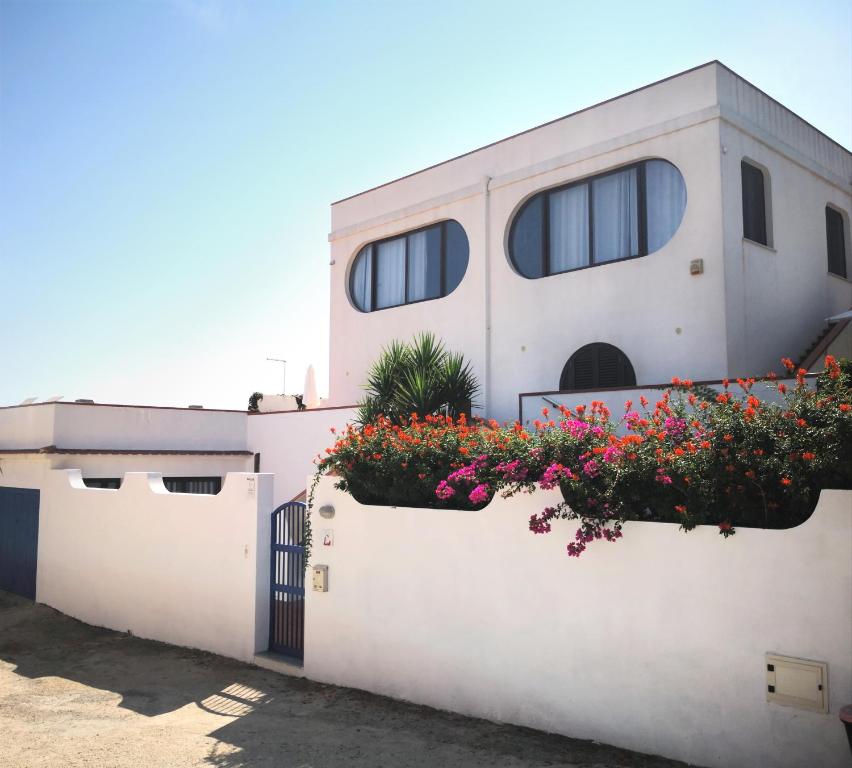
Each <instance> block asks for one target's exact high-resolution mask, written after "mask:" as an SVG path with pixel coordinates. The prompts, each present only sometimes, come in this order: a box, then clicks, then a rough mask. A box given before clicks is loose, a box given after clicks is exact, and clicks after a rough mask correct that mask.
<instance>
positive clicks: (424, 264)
mask: <svg viewBox="0 0 852 768" xmlns="http://www.w3.org/2000/svg"><path fill="white" fill-rule="evenodd" d="M468 251H469V248H468V242H467V235H466V234H465V231H464V229H463V228H462V226H461V224H459V223H458V222H457V221H452V220H449V221H442V222H440V223H438V224H433V225H432V226H429V227H424V228H423V229H418V230H415V231H414V232H408V233H406V234H403V235H398V236H396V237H391V238H388V239H386V240H380V241H378V242H375V243H369V244H368V245H365V246H364V247H363V248H362V249H361V250H360V251H359V252H358V255H357V256H356V257H355V261H354V262H353V264H352V269H351V270H350V273H349V294H350V296H351V298H352V303H353V304H354V305H355V306H356V307H357V308H358V309H359V310H361V311H362V312H373V311H375V310H378V309H388V308H390V307H398V306H400V305H402V304H413V303H415V302H418V301H428V300H429V299H438V298H441V297H442V296H447V295H448V294H450V293H452V292H453V291H454V290H455V289H456V288H457V287H458V285H459V283H460V282H461V281H462V278H463V277H464V274H465V272H466V271H467V262H468V256H469V253H468Z"/></svg>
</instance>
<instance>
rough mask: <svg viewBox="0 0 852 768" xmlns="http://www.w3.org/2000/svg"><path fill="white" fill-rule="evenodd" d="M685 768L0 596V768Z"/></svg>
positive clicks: (7, 596) (668, 761)
mask: <svg viewBox="0 0 852 768" xmlns="http://www.w3.org/2000/svg"><path fill="white" fill-rule="evenodd" d="M683 765H684V764H683V763H675V762H672V761H670V760H664V759H662V758H656V757H650V756H646V755H640V754H637V753H635V752H627V751H624V750H620V749H615V748H613V747H607V746H602V745H597V744H593V743H590V742H586V741H577V740H573V739H566V738H563V737H561V736H553V735H550V734H545V733H540V732H538V731H533V730H529V729H527V728H518V727H514V726H508V725H498V724H495V723H490V722H486V721H484V720H475V719H471V718H466V717H462V716H460V715H453V714H450V713H447V712H440V711H437V710H434V709H429V708H427V707H420V706H415V705H413V704H406V703H404V702H399V701H392V700H390V699H386V698H383V697H380V696H373V695H371V694H368V693H363V692H361V691H355V690H351V689H347V688H337V687H334V686H329V685H320V684H318V683H312V682H310V681H307V680H301V679H296V678H290V677H284V676H281V675H278V674H276V673H274V672H268V671H266V670H262V669H258V668H257V667H252V666H249V665H246V664H240V663H238V662H235V661H230V660H228V659H224V658H221V657H219V656H214V655H212V654H208V653H202V652H199V651H191V650H187V649H184V648H177V647H174V646H170V645H164V644H162V643H155V642H150V641H146V640H139V639H137V638H133V637H130V636H128V635H125V634H119V633H117V632H111V631H109V630H105V629H98V628H96V627H91V626H89V625H87V624H82V623H80V622H78V621H76V620H74V619H70V618H68V617H67V616H64V615H62V614H60V613H57V612H56V611H53V610H52V609H50V608H47V607H45V606H42V605H34V604H33V603H31V602H29V601H27V600H23V599H20V598H17V597H14V596H12V595H10V594H8V593H6V592H0V766H3V768H25V767H26V768H30V767H33V768H34V767H35V766H39V768H41V767H42V766H44V768H47V767H48V766H49V767H50V768H76V767H77V766H86V767H87V768H94V767H95V766H97V767H98V768H101V766H108V767H113V766H115V767H116V768H118V767H120V768H140V767H143V766H144V767H146V768H147V767H158V766H169V767H170V768H171V767H172V766H174V767H175V768H180V767H182V766H219V767H220V768H237V767H238V766H239V767H243V766H244V767H245V768H342V766H364V767H367V766H369V767H370V768H378V767H379V766H386V767H387V768H402V767H405V768H408V767H409V766H411V768H426V767H427V766H429V767H431V766H435V767H437V766H440V767H441V768H449V767H451V766H481V767H482V768H485V767H486V766H487V767H488V768H503V767H506V768H509V767H511V768H527V767H529V768H533V766H535V767H538V766H587V767H589V768H592V767H593V766H594V768H614V767H615V766H618V767H619V768H626V767H627V766H635V767H636V768H640V767H641V768H674V766H683Z"/></svg>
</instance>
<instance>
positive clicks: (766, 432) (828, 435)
mask: <svg viewBox="0 0 852 768" xmlns="http://www.w3.org/2000/svg"><path fill="white" fill-rule="evenodd" d="M825 364H826V365H825V371H824V372H823V373H822V374H821V375H820V376H819V378H818V380H817V386H816V388H815V389H813V388H811V387H809V386H807V384H806V382H805V374H806V373H807V372H806V371H804V370H802V369H800V370H799V371H797V372H796V383H795V385H794V386H793V387H791V388H788V387H787V386H786V385H785V384H783V383H775V384H774V386H775V387H776V388H777V389H778V391H779V393H780V394H781V396H782V402H781V404H780V405H779V404H774V403H766V402H763V401H761V400H760V399H759V398H757V397H755V395H754V394H753V392H752V390H753V387H754V384H755V380H754V379H739V380H737V382H736V385H735V386H734V387H732V386H731V384H730V382H728V381H725V382H723V388H724V391H723V392H721V393H720V394H718V395H717V396H716V397H715V399H714V400H707V399H705V398H701V397H698V396H697V395H696V394H695V392H694V391H693V389H694V387H693V384H692V382H691V381H689V380H681V379H678V378H675V379H673V380H672V386H671V388H670V389H668V390H666V391H665V392H663V393H662V395H661V397H660V399H659V400H658V401H657V402H656V403H655V404H654V406H653V408H651V407H650V406H649V403H648V402H647V401H645V399H644V398H641V400H640V403H639V404H638V409H634V403H632V402H631V401H628V402H626V403H625V409H624V415H623V416H622V417H621V419H620V420H619V421H617V422H615V421H613V419H612V418H611V414H610V412H609V411H608V410H607V408H606V407H605V406H604V405H603V403H600V402H592V404H591V407H590V408H588V409H587V408H585V407H584V406H578V407H577V408H575V409H574V411H573V412H571V411H569V410H568V409H565V408H563V409H561V418H560V419H559V420H558V421H555V420H546V421H538V422H536V427H537V432H536V434H535V435H534V436H533V438H532V439H531V440H530V441H528V443H526V444H525V445H524V446H523V449H522V451H523V452H522V454H521V455H519V456H517V457H516V459H515V460H516V462H517V463H515V464H513V465H512V466H513V470H512V472H511V473H505V472H501V468H504V467H505V466H506V459H505V457H502V456H501V457H499V458H495V459H491V458H490V457H488V456H486V457H484V458H480V459H478V461H477V462H476V463H475V464H470V465H468V467H467V468H463V470H464V472H465V474H464V483H465V485H470V484H473V483H478V482H480V481H482V479H483V478H488V482H490V487H491V488H492V489H493V490H502V492H503V495H505V496H510V495H512V494H513V493H516V492H518V491H529V490H532V489H534V488H535V486H536V485H537V486H538V487H541V488H553V487H555V486H556V485H557V484H558V485H559V487H560V489H561V491H562V495H563V498H564V501H563V502H561V503H560V504H557V505H556V506H554V507H549V508H547V509H545V510H544V511H543V512H541V513H540V514H538V515H534V516H533V517H532V518H531V519H530V524H529V525H530V529H531V530H532V531H533V532H534V533H548V532H550V531H551V529H552V522H553V521H554V520H556V519H576V520H578V521H579V523H580V525H579V528H578V529H577V531H576V534H575V538H574V541H572V542H571V543H569V544H568V554H570V555H575V556H576V555H579V554H580V553H582V552H583V551H584V550H585V549H586V546H587V545H588V544H589V543H590V542H592V541H594V540H600V539H604V540H608V541H614V540H616V539H618V538H620V537H621V535H622V524H623V522H624V521H625V520H656V521H664V522H676V523H678V524H680V526H681V527H682V528H683V529H684V530H690V529H692V528H694V527H695V526H696V525H701V524H712V525H717V526H718V527H719V532H720V533H721V534H722V535H724V536H726V537H727V536H730V535H732V534H734V533H735V526H736V525H742V526H750V527H765V528H787V527H792V526H794V525H798V524H799V523H801V522H803V521H804V520H805V519H807V517H808V516H809V515H810V514H811V512H812V511H813V507H814V505H815V504H816V501H817V498H818V496H819V491H820V490H821V489H822V488H852V404H850V385H851V384H852V379H850V375H849V374H848V373H847V372H845V371H844V370H842V369H841V367H840V366H839V365H838V363H837V362H836V361H835V360H834V359H833V358H832V357H830V356H829V357H827V358H826V361H825ZM784 365H785V366H786V367H787V369H788V370H790V371H791V372H792V371H794V370H795V366H794V365H793V363H792V362H791V361H789V360H784ZM769 381H770V383H772V382H774V381H775V377H774V376H770V377H769ZM543 415H544V418H545V419H547V417H548V416H549V412H548V410H547V409H544V411H543ZM458 475H459V472H456V473H455V476H456V477H457V476H458ZM445 483H446V484H447V485H448V486H449V487H450V488H454V487H456V486H457V485H458V481H457V480H455V479H454V477H453V476H450V477H447V478H446V481H445Z"/></svg>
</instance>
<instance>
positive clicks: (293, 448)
mask: <svg viewBox="0 0 852 768" xmlns="http://www.w3.org/2000/svg"><path fill="white" fill-rule="evenodd" d="M354 415H355V409H354V408H327V409H316V410H308V411H287V412H285V413H264V414H256V415H252V416H250V417H249V420H248V442H249V445H250V446H251V450H252V451H254V452H255V453H259V454H260V470H261V471H263V472H271V473H273V474H274V476H275V478H274V488H273V494H272V496H273V502H274V505H275V506H279V505H280V504H284V503H285V502H288V501H290V500H291V499H293V498H295V497H296V496H297V495H298V494H299V493H301V492H302V491H304V490H306V488H309V487H310V482H311V481H310V479H309V480H308V481H307V483H308V484H307V485H306V484H305V483H306V481H305V476H306V475H311V474H312V473H313V471H314V463H313V462H314V458H315V457H316V456H317V455H318V454H323V452H324V451H325V449H326V448H328V447H329V446H331V445H333V444H334V441H335V439H336V438H335V436H334V434H332V432H331V430H332V429H335V430H337V431H338V432H341V431H343V429H345V427H346V425H347V424H348V423H349V422H350V421H352V419H353V418H354Z"/></svg>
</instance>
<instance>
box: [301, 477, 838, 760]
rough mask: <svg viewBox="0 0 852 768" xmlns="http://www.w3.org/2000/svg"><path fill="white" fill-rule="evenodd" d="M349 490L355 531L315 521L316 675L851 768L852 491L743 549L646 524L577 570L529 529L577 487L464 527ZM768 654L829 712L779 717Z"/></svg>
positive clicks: (681, 746)
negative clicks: (785, 662)
mask: <svg viewBox="0 0 852 768" xmlns="http://www.w3.org/2000/svg"><path fill="white" fill-rule="evenodd" d="M334 485H335V478H330V477H325V478H323V479H322V480H321V481H320V482H319V485H318V486H317V488H316V492H315V507H314V509H318V508H319V506H322V505H325V504H331V505H333V506H334V508H335V514H334V517H333V518H331V519H326V518H322V517H320V516H319V515H318V514H316V513H314V515H313V526H314V541H315V542H316V545H315V550H314V553H313V556H312V559H311V561H312V564H325V565H328V568H329V570H328V584H329V590H328V592H325V593H320V592H313V591H309V592H308V594H307V607H306V649H305V672H306V674H307V676H308V677H310V678H313V679H315V680H320V681H325V682H329V683H335V684H338V685H347V686H353V687H356V688H361V689H365V690H369V691H373V692H376V693H380V694H384V695H388V696H392V697H395V698H400V699H407V700H410V701H415V702H418V703H422V704H427V705H431V706H434V707H439V708H442V709H447V710H451V711H455V712H461V713H464V714H468V715H474V716H478V717H484V718H488V719H492V720H497V721H503V722H510V723H517V724H520V725H526V726H531V727H533V728H538V729H541V730H545V731H551V732H556V733H562V734H566V735H569V736H573V737H577V738H583V739H595V740H600V741H604V742H607V743H611V744H615V745H618V746H621V747H625V748H630V749H636V750H640V751H643V752H650V753H656V754H662V755H666V756H668V757H672V758H676V759H681V760H685V761H688V762H691V763H694V764H697V765H703V766H743V765H767V766H768V765H771V766H780V767H784V766H789V767H790V768H793V767H794V766H795V767H796V768H798V767H800V766H804V765H808V766H810V765H813V766H816V765H819V766H825V767H826V768H830V767H831V766H838V768H839V766H846V765H848V759H849V748H848V745H847V743H846V737H845V734H844V731H843V727H842V725H841V723H840V721H839V720H838V716H837V713H838V710H839V708H840V707H842V706H843V705H845V704H848V703H852V492H850V491H832V490H826V491H823V492H822V494H821V496H820V499H819V503H818V505H817V508H816V510H815V512H814V513H813V515H812V516H811V517H810V518H809V519H808V520H807V521H806V522H804V523H803V524H802V525H800V526H798V527H795V528H791V529H787V530H762V529H754V528H740V529H739V531H738V533H737V535H736V536H733V537H729V538H723V537H722V536H719V535H718V529H717V528H716V527H715V526H699V527H698V528H696V529H695V530H694V531H692V532H691V533H690V534H689V535H684V534H683V533H682V532H681V531H679V530H678V526H677V525H676V524H670V523H659V522H636V521H628V522H625V523H624V533H625V535H624V538H623V539H622V540H620V541H619V542H618V543H612V544H610V543H607V542H600V543H599V544H597V545H596V547H595V551H594V552H593V553H590V554H589V555H587V556H584V557H580V558H572V557H568V556H567V555H566V550H565V538H564V537H562V536H534V535H531V534H530V533H529V530H528V525H529V519H530V517H531V516H532V515H534V514H536V513H538V512H540V510H541V507H542V506H543V505H546V504H553V503H558V502H559V500H560V499H561V496H560V494H559V490H558V489H552V490H544V491H539V492H536V493H535V494H532V495H526V494H518V495H516V496H514V497H512V498H500V497H499V496H496V497H495V498H494V499H493V500H492V501H491V502H490V503H489V504H488V505H487V506H485V507H484V508H482V509H479V510H468V511H458V510H449V509H422V508H406V507H387V506H365V505H362V504H359V503H358V502H357V501H355V500H354V499H353V498H352V496H350V495H349V494H347V493H345V492H343V491H340V490H337V489H335V487H334ZM561 525H562V526H564V527H566V528H570V524H566V523H562V524H561ZM326 541H328V542H330V543H331V545H330V546H326V545H324V542H326ZM767 652H772V653H779V654H783V655H788V656H796V657H802V658H807V659H813V660H817V661H824V662H827V663H828V690H829V712H828V713H827V714H821V713H816V712H809V711H803V710H799V709H794V708H790V707H783V706H779V705H777V704H775V703H769V702H767V700H766V668H765V654H766V653H767Z"/></svg>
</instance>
